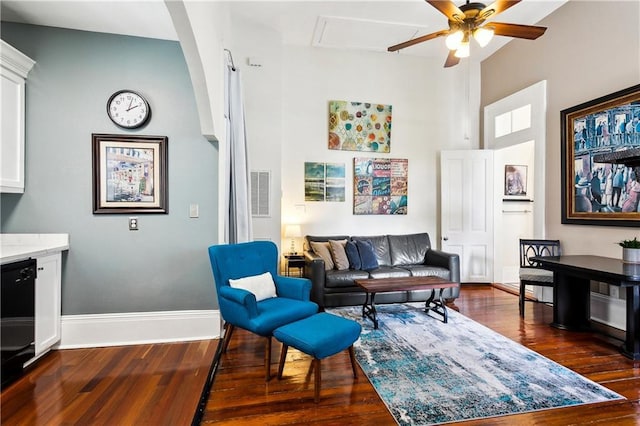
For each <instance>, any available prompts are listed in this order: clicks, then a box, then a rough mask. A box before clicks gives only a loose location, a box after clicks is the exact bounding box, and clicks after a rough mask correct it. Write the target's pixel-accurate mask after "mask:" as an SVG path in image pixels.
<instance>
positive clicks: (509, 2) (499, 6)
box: [478, 0, 521, 20]
mask: <svg viewBox="0 0 640 426" xmlns="http://www.w3.org/2000/svg"><path fill="white" fill-rule="evenodd" d="M520 1H521V0H496V1H495V2H494V3H492V4H490V5H489V6H487V7H485V8H484V9H482V10H481V11H480V13H478V19H480V20H485V19H488V18H489V17H490V16H494V15H497V14H498V13H501V12H504V11H505V10H507V9H509V8H510V7H511V6H514V5H516V4H518V3H520Z"/></svg>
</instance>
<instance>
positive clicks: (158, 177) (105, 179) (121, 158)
mask: <svg viewBox="0 0 640 426" xmlns="http://www.w3.org/2000/svg"><path fill="white" fill-rule="evenodd" d="M91 136H92V142H93V146H92V151H93V212H94V213H123V214H131V213H168V209H167V144H168V138H167V137H166V136H140V135H130V136H127V135H107V134H93V135H91Z"/></svg>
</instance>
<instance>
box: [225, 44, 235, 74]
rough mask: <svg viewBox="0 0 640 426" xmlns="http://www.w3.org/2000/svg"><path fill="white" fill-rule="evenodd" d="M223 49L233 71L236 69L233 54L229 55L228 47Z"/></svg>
mask: <svg viewBox="0 0 640 426" xmlns="http://www.w3.org/2000/svg"><path fill="white" fill-rule="evenodd" d="M224 51H225V52H227V56H228V59H229V62H231V69H232V70H233V71H235V70H236V66H235V64H234V63H233V56H232V55H231V51H230V50H229V49H224Z"/></svg>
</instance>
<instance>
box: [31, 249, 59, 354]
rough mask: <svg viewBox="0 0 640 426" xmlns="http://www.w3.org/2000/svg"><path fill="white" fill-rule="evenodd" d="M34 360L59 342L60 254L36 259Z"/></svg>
mask: <svg viewBox="0 0 640 426" xmlns="http://www.w3.org/2000/svg"><path fill="white" fill-rule="evenodd" d="M36 261H37V268H38V278H37V279H36V341H35V344H36V358H37V357H39V356H40V355H42V354H44V353H46V352H47V351H49V349H51V347H52V346H53V345H55V344H56V343H58V341H60V328H61V324H60V320H61V318H60V315H61V312H60V298H61V290H62V289H61V281H62V270H61V264H62V254H61V253H56V254H51V255H47V256H42V257H38V258H36Z"/></svg>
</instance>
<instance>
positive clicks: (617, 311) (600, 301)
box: [591, 293, 627, 331]
mask: <svg viewBox="0 0 640 426" xmlns="http://www.w3.org/2000/svg"><path fill="white" fill-rule="evenodd" d="M626 313H627V303H626V301H624V300H622V299H614V298H612V297H609V296H605V295H603V294H599V293H591V319H592V320H594V321H597V322H599V323H602V324H606V325H608V326H609V327H613V328H617V329H619V330H623V331H624V330H626V329H627V320H626Z"/></svg>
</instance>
